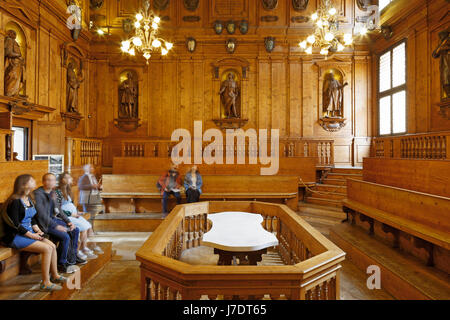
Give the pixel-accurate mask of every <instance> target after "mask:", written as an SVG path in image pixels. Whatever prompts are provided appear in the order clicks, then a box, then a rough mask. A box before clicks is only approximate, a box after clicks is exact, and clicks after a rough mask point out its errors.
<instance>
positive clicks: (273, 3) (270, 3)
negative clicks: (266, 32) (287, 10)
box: [262, 0, 278, 10]
mask: <svg viewBox="0 0 450 320" xmlns="http://www.w3.org/2000/svg"><path fill="white" fill-rule="evenodd" d="M262 6H263V8H264V9H265V10H273V9H275V8H276V7H277V6H278V0H262Z"/></svg>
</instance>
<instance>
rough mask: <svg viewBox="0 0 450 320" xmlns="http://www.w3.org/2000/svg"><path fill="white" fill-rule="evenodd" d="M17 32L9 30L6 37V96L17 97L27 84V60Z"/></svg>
mask: <svg viewBox="0 0 450 320" xmlns="http://www.w3.org/2000/svg"><path fill="white" fill-rule="evenodd" d="M16 37H17V34H16V32H15V31H14V30H8V31H7V33H6V38H5V96H7V97H17V96H19V93H20V90H21V89H22V88H24V85H25V61H24V58H23V57H22V53H21V51H20V45H19V44H18V43H17V41H16Z"/></svg>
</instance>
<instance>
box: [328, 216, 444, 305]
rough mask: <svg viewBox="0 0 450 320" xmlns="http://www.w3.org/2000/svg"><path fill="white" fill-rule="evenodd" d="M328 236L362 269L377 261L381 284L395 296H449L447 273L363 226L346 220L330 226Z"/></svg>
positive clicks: (425, 297) (431, 297)
mask: <svg viewBox="0 0 450 320" xmlns="http://www.w3.org/2000/svg"><path fill="white" fill-rule="evenodd" d="M330 238H331V240H332V241H333V242H334V243H335V244H336V245H337V246H339V247H340V248H341V249H342V250H344V251H345V252H346V253H347V255H346V258H347V259H349V260H350V261H351V262H353V263H354V264H355V265H356V266H357V267H358V268H359V269H361V270H363V271H364V272H365V271H366V270H367V267H368V266H370V265H377V266H379V267H380V272H381V287H382V288H383V289H385V290H386V291H387V292H389V293H390V294H391V295H393V296H394V297H395V298H397V299H408V300H417V299H419V300H423V299H432V300H435V299H436V300H448V299H450V276H449V275H447V274H445V273H444V272H442V271H439V270H437V269H435V268H432V267H427V266H426V265H424V264H423V263H422V262H421V261H419V260H418V259H417V258H415V257H413V256H410V255H407V254H405V253H402V252H401V251H399V250H396V249H394V248H392V247H390V246H389V245H387V244H385V243H383V242H382V241H381V240H379V239H377V238H375V237H371V236H369V235H368V234H367V233H366V232H364V231H363V230H362V229H360V228H358V227H355V226H353V227H352V226H351V225H349V224H341V225H339V226H335V227H333V228H332V230H331V232H330Z"/></svg>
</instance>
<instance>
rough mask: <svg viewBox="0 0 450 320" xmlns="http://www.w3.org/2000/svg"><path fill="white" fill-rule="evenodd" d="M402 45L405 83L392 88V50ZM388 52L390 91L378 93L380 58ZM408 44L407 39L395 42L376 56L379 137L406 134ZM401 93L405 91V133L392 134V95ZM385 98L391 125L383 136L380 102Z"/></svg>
mask: <svg viewBox="0 0 450 320" xmlns="http://www.w3.org/2000/svg"><path fill="white" fill-rule="evenodd" d="M402 43H404V44H405V83H404V84H402V85H399V86H397V87H395V88H394V87H393V81H394V77H393V68H392V64H393V60H394V59H393V52H394V48H396V47H398V46H400V45H401V44H402ZM387 52H390V73H391V74H390V78H391V85H390V87H391V88H390V89H388V90H385V91H383V92H380V58H381V56H382V55H384V54H385V53H387ZM407 53H408V43H407V39H402V40H400V41H397V42H396V43H395V44H393V45H391V46H390V47H388V48H387V49H385V50H383V51H382V52H380V53H379V54H378V56H377V57H378V61H377V66H378V68H377V106H378V110H377V111H378V112H377V119H378V121H377V133H378V136H379V137H388V136H401V135H404V134H406V133H407V132H408V54H407ZM401 91H405V131H403V132H396V133H394V132H393V128H394V117H393V115H394V107H393V97H394V94H396V93H398V92H401ZM385 97H390V104H391V107H390V111H391V124H390V128H391V130H390V133H385V134H381V133H380V100H381V99H382V98H385Z"/></svg>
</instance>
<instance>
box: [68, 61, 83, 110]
mask: <svg viewBox="0 0 450 320" xmlns="http://www.w3.org/2000/svg"><path fill="white" fill-rule="evenodd" d="M82 70H83V68H82V65H81V63H80V72H79V74H78V75H77V73H76V72H75V63H74V62H73V61H70V62H69V64H68V66H67V112H69V113H78V114H79V112H78V89H79V88H80V85H81V83H82V82H83V81H84V77H83V71H82Z"/></svg>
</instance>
